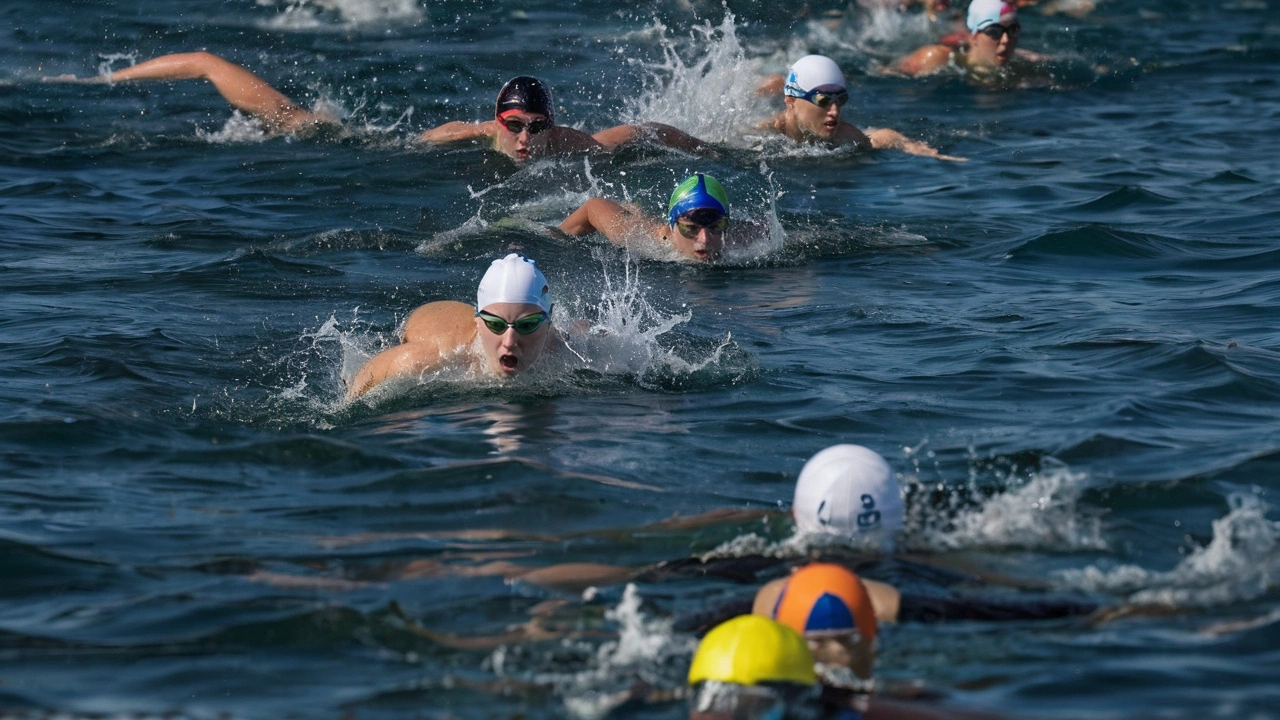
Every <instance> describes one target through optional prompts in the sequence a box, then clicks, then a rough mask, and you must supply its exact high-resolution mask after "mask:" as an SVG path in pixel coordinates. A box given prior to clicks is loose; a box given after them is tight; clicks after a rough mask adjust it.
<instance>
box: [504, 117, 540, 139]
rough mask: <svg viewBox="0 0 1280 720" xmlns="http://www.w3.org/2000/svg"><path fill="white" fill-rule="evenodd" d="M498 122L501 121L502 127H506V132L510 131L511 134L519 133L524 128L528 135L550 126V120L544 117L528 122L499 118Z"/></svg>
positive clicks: (535, 133)
mask: <svg viewBox="0 0 1280 720" xmlns="http://www.w3.org/2000/svg"><path fill="white" fill-rule="evenodd" d="M498 122H499V123H501V124H502V127H504V128H506V129H507V132H509V133H511V134H512V135H519V134H520V133H522V132H524V131H525V130H528V131H529V134H530V135H537V134H538V133H540V132H542V131H543V130H546V129H547V128H549V127H551V121H550V120H547V119H546V118H539V119H537V120H533V121H531V122H528V123H525V122H521V121H519V120H515V119H511V120H503V119H499V120H498Z"/></svg>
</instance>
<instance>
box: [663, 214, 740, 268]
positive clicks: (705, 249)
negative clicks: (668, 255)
mask: <svg viewBox="0 0 1280 720" xmlns="http://www.w3.org/2000/svg"><path fill="white" fill-rule="evenodd" d="M704 212H705V211H704ZM698 215H699V212H698V211H697V210H693V211H690V212H687V213H685V214H684V215H681V216H680V217H678V218H676V224H675V226H674V227H671V228H669V229H668V232H667V235H668V237H670V238H671V244H672V245H674V246H675V248H676V250H677V251H678V252H679V253H680V254H681V255H683V256H685V257H687V258H690V259H693V260H697V261H699V262H712V261H713V260H719V259H720V256H721V255H722V254H723V253H724V234H725V231H726V230H727V228H728V226H729V223H728V220H729V219H728V218H727V217H725V216H723V215H721V216H720V217H719V219H717V220H711V221H710V222H708V218H703V217H698Z"/></svg>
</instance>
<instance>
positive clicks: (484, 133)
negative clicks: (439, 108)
mask: <svg viewBox="0 0 1280 720" xmlns="http://www.w3.org/2000/svg"><path fill="white" fill-rule="evenodd" d="M490 126H491V123H487V122H484V123H469V122H461V121H457V120H455V121H453V122H447V123H445V124H443V125H441V126H439V127H434V128H431V129H430V130H427V131H426V132H424V133H422V134H421V135H419V136H418V142H425V143H434V144H444V143H452V142H461V141H463V140H478V139H480V138H488V137H492V136H493V132H492V128H491V127H490Z"/></svg>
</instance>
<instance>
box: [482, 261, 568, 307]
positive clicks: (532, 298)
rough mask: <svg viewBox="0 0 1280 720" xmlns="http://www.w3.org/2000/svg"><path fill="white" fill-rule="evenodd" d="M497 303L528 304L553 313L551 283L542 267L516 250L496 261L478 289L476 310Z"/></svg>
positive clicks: (490, 266)
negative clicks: (541, 269) (543, 272)
mask: <svg viewBox="0 0 1280 720" xmlns="http://www.w3.org/2000/svg"><path fill="white" fill-rule="evenodd" d="M496 303H521V304H523V303H528V304H530V305H537V306H538V307H540V308H542V311H543V312H548V313H549V312H551V286H550V285H548V284H547V278H546V277H544V276H543V274H542V271H540V270H538V266H537V265H534V264H533V261H532V260H530V259H528V258H523V257H520V256H519V255H517V254H515V253H511V254H510V255H508V256H506V257H504V258H502V259H501V260H494V261H493V262H492V263H491V264H490V265H489V269H488V270H487V271H486V272H485V274H484V277H482V278H480V288H479V289H478V290H476V309H477V310H483V309H485V308H487V307H489V306H490V305H494V304H496Z"/></svg>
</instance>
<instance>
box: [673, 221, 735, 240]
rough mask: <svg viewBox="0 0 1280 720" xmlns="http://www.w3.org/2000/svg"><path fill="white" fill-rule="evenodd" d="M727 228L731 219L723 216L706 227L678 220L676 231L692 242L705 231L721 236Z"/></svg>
mask: <svg viewBox="0 0 1280 720" xmlns="http://www.w3.org/2000/svg"><path fill="white" fill-rule="evenodd" d="M727 227H729V218H728V217H727V216H725V215H721V216H720V219H719V220H716V221H715V222H712V223H708V224H706V225H699V224H698V223H695V222H689V221H688V220H676V230H679V231H680V234H681V235H683V236H685V237H686V238H688V239H690V240H692V239H694V238H696V237H698V233H699V232H701V231H703V230H706V231H707V232H709V233H715V234H716V235H719V234H721V233H723V232H724V229H725V228H727Z"/></svg>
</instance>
